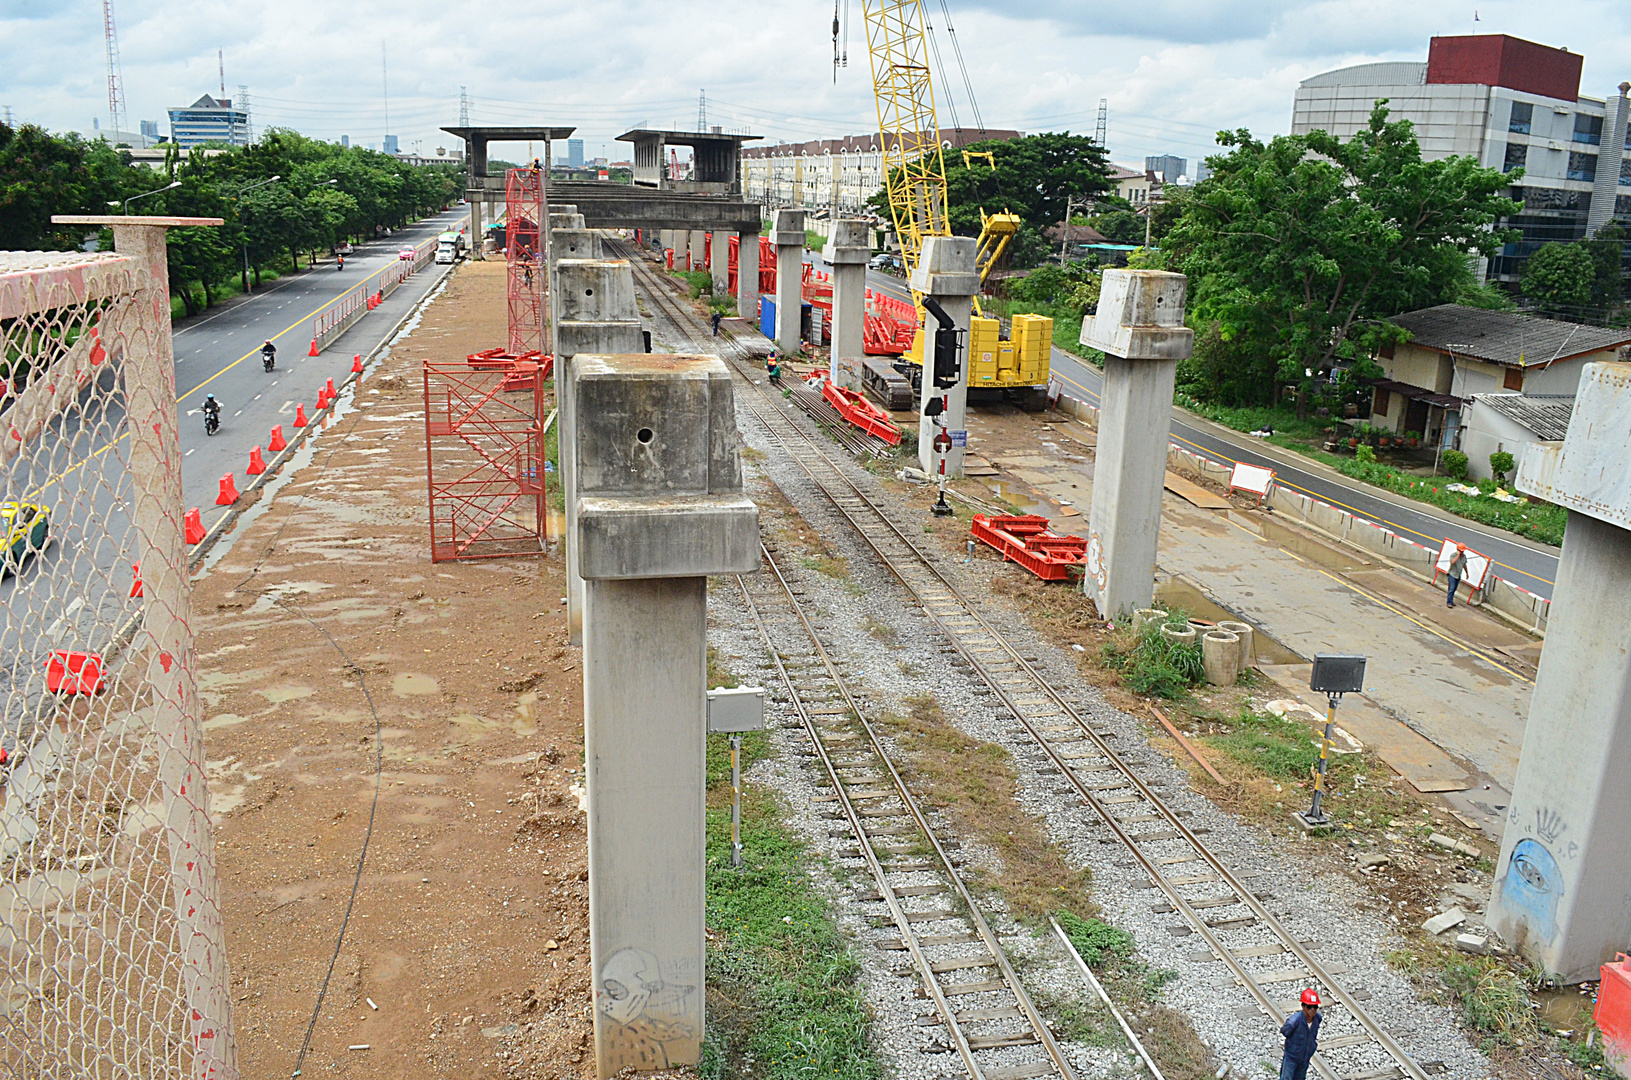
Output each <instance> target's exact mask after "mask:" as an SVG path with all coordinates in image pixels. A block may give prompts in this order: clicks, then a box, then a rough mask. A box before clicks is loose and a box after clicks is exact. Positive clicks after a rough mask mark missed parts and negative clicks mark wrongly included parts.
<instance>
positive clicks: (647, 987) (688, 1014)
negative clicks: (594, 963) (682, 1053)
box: [595, 948, 698, 1070]
mask: <svg viewBox="0 0 1631 1080" xmlns="http://www.w3.org/2000/svg"><path fill="white" fill-rule="evenodd" d="M696 990H697V988H696V987H695V986H694V985H687V984H678V983H670V982H665V981H664V979H663V973H662V964H661V963H660V962H659V961H658V959H657V957H655V956H654V955H652V954H651V953H649V952H647V951H646V950H644V949H634V948H626V949H619V950H617V952H615V953H613V954H612V956H611V958H610V959H609V960H607V961H606V963H605V964H603V965H602V966H601V969H600V975H599V977H598V979H597V980H596V983H595V1007H596V1008H597V1009H598V1010H599V1011H600V1015H601V1018H602V1020H603V1021H604V1022H605V1024H606V1025H607V1026H606V1032H605V1034H604V1035H603V1036H602V1047H603V1050H604V1052H605V1056H606V1058H608V1059H609V1060H610V1062H611V1063H612V1064H613V1065H614V1067H616V1068H627V1067H629V1066H633V1067H634V1068H636V1069H641V1070H645V1069H666V1068H669V1067H670V1066H669V1053H668V1046H669V1044H670V1043H686V1042H695V1041H696V1039H697V1037H698V1036H697V1024H696V1022H695V1020H694V1018H693V1016H692V1013H693V1011H694V1010H695V1009H696V1008H697V1006H696V1003H695V1001H694V1000H693V997H694V995H695V994H696Z"/></svg>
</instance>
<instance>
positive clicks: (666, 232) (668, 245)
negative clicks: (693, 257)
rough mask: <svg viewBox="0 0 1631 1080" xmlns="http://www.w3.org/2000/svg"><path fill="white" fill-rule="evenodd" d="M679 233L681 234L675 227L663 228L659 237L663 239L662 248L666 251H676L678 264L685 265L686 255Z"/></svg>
mask: <svg viewBox="0 0 1631 1080" xmlns="http://www.w3.org/2000/svg"><path fill="white" fill-rule="evenodd" d="M679 235H680V234H679V233H678V232H676V231H675V230H673V229H663V230H662V232H661V233H660V234H659V237H658V239H659V240H660V241H661V243H662V248H663V250H664V251H672V252H673V253H674V257H675V259H676V260H677V261H676V265H678V266H684V265H685V255H684V254H683V253H682V251H681V249H680V243H679V239H678V238H679Z"/></svg>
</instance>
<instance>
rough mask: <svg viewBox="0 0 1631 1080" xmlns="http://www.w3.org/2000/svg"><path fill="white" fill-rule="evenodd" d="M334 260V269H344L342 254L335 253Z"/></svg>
mask: <svg viewBox="0 0 1631 1080" xmlns="http://www.w3.org/2000/svg"><path fill="white" fill-rule="evenodd" d="M334 260H335V261H334V269H336V270H344V269H345V256H344V255H343V254H342V255H336V256H335V257H334Z"/></svg>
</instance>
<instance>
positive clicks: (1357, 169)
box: [1161, 102, 1519, 415]
mask: <svg viewBox="0 0 1631 1080" xmlns="http://www.w3.org/2000/svg"><path fill="white" fill-rule="evenodd" d="M1218 142H1219V143H1220V144H1221V145H1223V146H1225V147H1228V148H1230V152H1229V153H1226V154H1219V155H1215V156H1213V157H1212V158H1210V159H1208V162H1207V165H1208V167H1209V168H1210V169H1211V172H1212V175H1211V176H1210V177H1208V179H1207V180H1206V181H1205V182H1204V183H1202V184H1199V185H1197V186H1196V187H1195V188H1194V189H1193V190H1192V191H1190V192H1189V193H1187V194H1186V195H1185V197H1184V198H1183V200H1182V203H1181V206H1180V215H1181V216H1180V217H1179V220H1178V222H1177V223H1176V224H1175V225H1174V226H1173V227H1172V229H1171V230H1170V232H1169V233H1168V234H1167V235H1166V237H1165V238H1164V239H1163V243H1162V248H1163V251H1162V253H1161V256H1162V262H1163V263H1164V264H1165V265H1166V266H1167V267H1168V268H1170V269H1177V270H1182V271H1184V272H1185V273H1187V274H1189V275H1190V279H1191V286H1190V297H1191V305H1190V310H1191V313H1192V314H1193V316H1194V317H1195V318H1196V319H1197V320H1200V321H1201V322H1202V323H1211V322H1214V321H1215V322H1216V323H1217V324H1218V332H1219V334H1220V336H1221V338H1222V339H1223V340H1224V341H1231V342H1232V341H1236V340H1238V341H1240V342H1241V344H1242V345H1243V346H1244V347H1246V348H1248V349H1251V350H1254V351H1255V353H1257V354H1260V355H1261V356H1262V357H1264V358H1265V359H1272V361H1273V362H1274V368H1275V380H1274V383H1277V384H1281V385H1284V384H1291V385H1293V386H1295V387H1296V388H1297V391H1298V395H1297V400H1298V411H1299V415H1306V405H1307V395H1308V392H1309V391H1310V390H1311V389H1312V388H1313V387H1314V385H1315V383H1316V382H1319V383H1321V384H1325V383H1327V382H1328V380H1327V379H1326V375H1327V373H1329V371H1330V370H1331V369H1332V368H1333V367H1334V366H1337V365H1339V364H1343V365H1359V366H1363V365H1364V364H1366V363H1368V361H1367V360H1366V358H1367V357H1368V356H1369V355H1371V353H1372V352H1373V351H1374V349H1375V347H1376V346H1378V345H1381V344H1383V343H1385V342H1389V341H1397V340H1401V339H1402V338H1403V337H1404V333H1403V331H1401V330H1399V329H1398V328H1397V327H1394V326H1393V325H1392V324H1391V323H1388V322H1387V321H1386V319H1387V318H1388V317H1389V316H1391V315H1396V314H1398V313H1400V312H1403V311H1409V310H1411V309H1413V308H1418V307H1425V306H1429V305H1431V304H1435V303H1440V302H1443V300H1444V299H1445V298H1446V296H1447V294H1453V291H1454V290H1455V289H1456V288H1457V287H1459V285H1460V284H1461V283H1463V281H1464V278H1465V273H1466V262H1467V259H1468V257H1469V255H1472V254H1473V253H1482V254H1486V255H1487V254H1492V253H1493V252H1494V251H1495V250H1496V249H1497V248H1499V247H1500V245H1501V244H1503V243H1505V242H1506V241H1507V240H1508V239H1509V238H1510V236H1509V233H1508V232H1507V231H1503V230H1498V229H1494V228H1492V226H1493V225H1494V224H1495V222H1496V221H1497V220H1499V219H1500V218H1501V217H1503V216H1505V215H1509V214H1514V213H1516V212H1517V211H1518V209H1519V204H1517V203H1515V202H1513V201H1512V200H1510V199H1508V198H1506V197H1504V195H1502V194H1501V193H1502V191H1503V190H1504V189H1505V188H1506V187H1507V186H1508V185H1509V184H1510V183H1511V179H1512V178H1511V176H1503V175H1502V174H1501V173H1500V172H1498V171H1497V170H1494V169H1485V168H1482V167H1481V166H1479V165H1478V163H1477V161H1476V160H1474V159H1472V158H1465V157H1451V158H1445V159H1442V160H1438V161H1423V160H1422V157H1421V150H1420V147H1419V145H1418V143H1417V141H1416V136H1415V131H1414V128H1413V127H1412V125H1411V124H1410V123H1409V122H1408V121H1391V122H1390V121H1389V120H1388V110H1387V107H1386V102H1378V103H1377V105H1376V107H1375V109H1374V110H1373V111H1372V113H1371V117H1370V123H1369V125H1368V126H1367V127H1366V128H1365V129H1364V130H1362V131H1360V132H1359V133H1358V134H1357V135H1355V136H1354V137H1353V138H1352V139H1351V140H1349V141H1348V142H1342V141H1340V140H1338V139H1337V138H1335V137H1333V136H1331V135H1329V134H1327V133H1326V132H1323V131H1315V132H1311V133H1309V134H1307V135H1287V136H1279V137H1276V138H1275V139H1273V140H1271V141H1270V142H1267V143H1264V142H1261V141H1259V140H1257V139H1254V138H1253V137H1252V136H1251V133H1250V132H1248V131H1246V130H1244V129H1242V130H1240V131H1234V132H1220V133H1219V135H1218ZM1272 385H1273V384H1271V386H1272Z"/></svg>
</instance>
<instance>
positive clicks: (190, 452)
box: [181, 446, 198, 457]
mask: <svg viewBox="0 0 1631 1080" xmlns="http://www.w3.org/2000/svg"><path fill="white" fill-rule="evenodd" d="M197 449H198V447H196V446H195V447H193V450H197ZM193 450H189V451H187V452H186V453H185V454H182V455H181V456H182V457H192V456H193Z"/></svg>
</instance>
